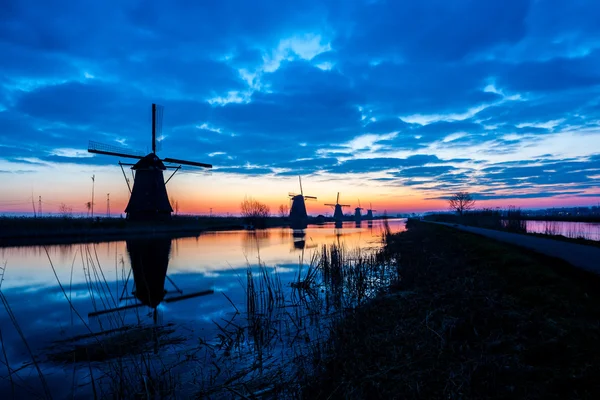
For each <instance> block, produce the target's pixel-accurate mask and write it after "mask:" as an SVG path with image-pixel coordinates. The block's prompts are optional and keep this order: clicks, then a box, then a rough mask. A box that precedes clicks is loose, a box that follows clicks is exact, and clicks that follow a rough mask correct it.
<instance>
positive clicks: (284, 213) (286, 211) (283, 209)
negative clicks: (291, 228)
mask: <svg viewBox="0 0 600 400" xmlns="http://www.w3.org/2000/svg"><path fill="white" fill-rule="evenodd" d="M278 211H279V216H280V217H281V218H287V217H289V216H290V207H289V206H287V205H285V204H280V205H279V209H278Z"/></svg>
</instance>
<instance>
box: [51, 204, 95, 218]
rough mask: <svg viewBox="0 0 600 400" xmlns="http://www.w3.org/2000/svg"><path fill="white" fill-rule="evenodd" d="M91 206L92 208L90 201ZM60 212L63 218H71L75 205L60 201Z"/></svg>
mask: <svg viewBox="0 0 600 400" xmlns="http://www.w3.org/2000/svg"><path fill="white" fill-rule="evenodd" d="M90 208H91V203H90ZM58 213H59V214H60V215H61V216H62V217H63V218H71V217H72V216H73V207H70V206H68V205H66V204H65V203H60V205H59V206H58Z"/></svg>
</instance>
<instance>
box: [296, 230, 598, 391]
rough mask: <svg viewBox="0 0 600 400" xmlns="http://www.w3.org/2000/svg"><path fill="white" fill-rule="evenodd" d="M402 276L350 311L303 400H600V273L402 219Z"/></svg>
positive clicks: (396, 243) (396, 251) (394, 256)
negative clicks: (404, 224) (405, 229)
mask: <svg viewBox="0 0 600 400" xmlns="http://www.w3.org/2000/svg"><path fill="white" fill-rule="evenodd" d="M384 253H385V256H386V257H388V258H389V259H390V260H392V262H394V261H395V262H396V264H397V266H398V268H399V272H400V274H401V276H402V279H401V281H400V282H399V284H397V285H393V287H392V290H391V291H390V292H389V293H387V294H385V295H380V296H378V297H377V298H376V299H375V300H373V301H370V302H368V303H366V304H365V305H363V306H362V307H358V308H356V309H353V310H350V311H348V312H347V314H346V316H345V318H344V319H343V321H342V322H340V323H339V324H337V325H336V326H335V327H334V328H333V331H332V333H331V336H330V341H329V351H328V354H327V356H326V357H325V358H324V359H323V361H322V362H321V363H320V364H319V366H318V373H317V375H316V376H315V377H312V378H310V379H307V380H306V385H305V387H304V392H303V395H304V397H305V398H311V399H312V398H315V399H319V398H321V399H327V398H352V399H353V398H355V399H362V398H461V399H469V398H472V399H485V398H528V399H542V398H543V399H553V398H555V399H559V398H598V396H600V382H599V381H598V380H597V376H598V374H599V373H600V364H598V362H597V360H598V359H600V345H599V344H598V343H599V339H600V307H599V306H600V290H599V289H600V280H599V279H598V277H597V276H593V275H590V274H588V273H585V272H580V271H579V270H576V269H574V268H572V267H571V266H569V265H567V264H565V263H563V262H561V261H558V260H556V259H551V258H546V257H543V256H539V255H536V254H533V253H530V252H527V251H524V250H520V249H518V248H515V247H511V246H508V245H504V244H500V243H498V242H494V241H492V240H488V239H485V238H481V237H479V236H475V235H472V234H469V233H466V232H459V231H455V230H451V228H447V227H443V226H437V225H432V224H424V223H419V222H415V221H410V222H409V230H408V232H405V233H401V234H398V235H392V236H390V237H388V244H387V246H386V249H385V252H384Z"/></svg>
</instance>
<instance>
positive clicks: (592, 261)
mask: <svg viewBox="0 0 600 400" xmlns="http://www.w3.org/2000/svg"><path fill="white" fill-rule="evenodd" d="M426 222H429V223H435V224H440V225H446V226H450V227H453V228H456V229H460V230H463V231H467V232H472V233H476V234H478V235H483V236H486V237H489V238H492V239H496V240H499V241H501V242H505V243H510V244H514V245H517V246H521V247H525V248H527V249H530V250H533V251H536V252H538V253H541V254H545V255H547V256H551V257H556V258H560V259H562V260H565V261H566V262H568V263H569V264H571V265H573V266H575V267H578V268H581V269H585V270H587V271H591V272H594V273H597V274H600V247H592V246H585V245H581V244H575V243H568V242H561V241H559V240H554V239H545V238H539V237H534V236H528V235H521V234H518V233H509V232H502V231H496V230H493V229H484V228H476V227H473V226H466V225H459V224H448V223H444V222H430V221H426Z"/></svg>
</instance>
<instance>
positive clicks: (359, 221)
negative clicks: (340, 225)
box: [356, 220, 362, 228]
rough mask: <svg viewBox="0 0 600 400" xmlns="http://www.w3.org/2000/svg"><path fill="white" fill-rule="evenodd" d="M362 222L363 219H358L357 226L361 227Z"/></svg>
mask: <svg viewBox="0 0 600 400" xmlns="http://www.w3.org/2000/svg"><path fill="white" fill-rule="evenodd" d="M361 224H362V221H361V220H358V221H356V227H357V228H360V226H361Z"/></svg>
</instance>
